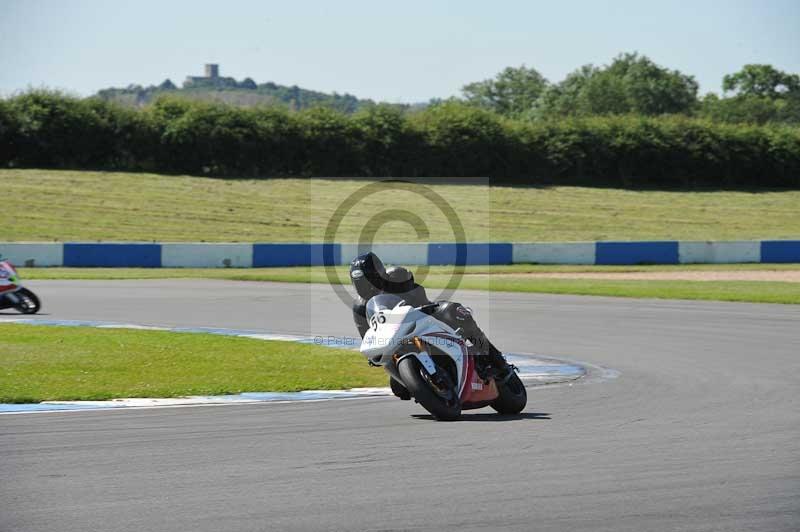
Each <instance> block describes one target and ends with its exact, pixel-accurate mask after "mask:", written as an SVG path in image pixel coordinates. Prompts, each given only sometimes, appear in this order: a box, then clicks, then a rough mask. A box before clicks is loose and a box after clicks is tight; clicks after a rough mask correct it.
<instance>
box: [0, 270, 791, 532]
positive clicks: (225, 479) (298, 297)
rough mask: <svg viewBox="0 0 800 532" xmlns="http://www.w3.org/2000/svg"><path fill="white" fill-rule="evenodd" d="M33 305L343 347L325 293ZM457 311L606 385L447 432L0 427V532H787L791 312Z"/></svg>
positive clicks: (252, 292)
mask: <svg viewBox="0 0 800 532" xmlns="http://www.w3.org/2000/svg"><path fill="white" fill-rule="evenodd" d="M31 287H32V288H34V289H35V290H37V291H38V292H39V293H40V294H41V295H42V297H43V300H44V304H45V311H46V312H47V313H48V314H49V316H47V317H49V318H60V319H94V320H108V321H130V322H135V323H149V324H158V325H170V326H183V325H186V326H220V327H235V328H240V329H250V328H252V329H260V330H265V331H271V332H286V333H304V334H308V333H314V334H320V335H329V334H332V335H347V334H352V330H351V327H352V326H351V323H350V321H349V316H347V314H346V312H345V311H344V309H343V308H342V307H341V303H340V302H339V301H338V299H337V298H336V296H335V295H333V293H332V292H331V291H330V289H329V288H327V287H322V286H313V285H290V284H256V283H236V282H224V281H218V282H211V281H120V282H108V281H87V282H73V281H61V282H58V281H51V282H38V283H31ZM458 298H459V299H460V300H461V301H462V302H464V303H467V304H470V305H471V306H473V307H474V308H475V310H476V312H477V315H478V317H479V321H480V322H481V323H482V324H487V325H486V328H487V329H488V332H489V334H490V336H491V337H492V338H494V339H496V340H497V343H499V344H500V346H501V348H505V349H509V350H517V351H523V352H535V353H538V354H543V355H551V356H562V357H566V358H573V359H578V360H584V361H587V362H590V363H592V364H596V365H598V366H603V367H607V368H613V369H615V370H618V371H620V375H619V377H618V378H615V379H609V380H602V379H594V380H593V379H588V380H587V381H586V382H584V383H581V384H575V385H573V386H556V387H541V388H537V389H533V390H531V391H530V392H529V403H528V408H527V409H526V411H525V412H524V414H523V415H522V416H518V417H509V418H502V417H498V416H496V415H493V414H490V413H489V412H490V411H488V410H486V411H484V410H481V411H477V412H475V413H466V414H465V415H464V420H463V421H461V422H456V423H437V422H433V421H431V420H430V419H428V418H427V417H426V416H424V415H422V414H423V411H422V410H421V409H420V408H419V407H418V406H416V405H414V404H413V403H409V402H401V401H398V400H396V399H393V398H378V399H358V400H339V401H327V402H316V403H302V404H301V403H297V404H258V405H247V406H221V407H215V406H209V407H192V408H163V409H151V410H125V411H102V412H68V413H55V414H25V415H6V416H0V531H2V532H6V531H22V530H25V531H27V530H31V531H39V530H42V531H43V530H48V531H49V530H58V531H64V532H71V531H75V532H78V531H80V532H86V531H94V530H97V531H100V530H102V531H117V530H125V531H128V530H130V531H136V532H142V531H178V530H181V531H183V530H185V531H240V530H248V531H250V530H373V531H389V530H479V529H480V530H485V529H489V530H493V529H498V530H499V529H507V530H608V531H624V530H631V531H644V530H703V531H705V530H719V531H734V530H753V531H776V530H777V531H783V530H794V531H796V530H798V529H800V404H799V403H800V400H798V391H800V308H799V307H796V306H789V305H786V306H779V305H750V304H737V303H709V302H681V301H652V300H632V299H612V298H583V297H569V296H544V295H539V296H537V295H523V294H491V295H488V294H485V293H479V292H463V293H461V294H459V295H458ZM0 320H2V316H0Z"/></svg>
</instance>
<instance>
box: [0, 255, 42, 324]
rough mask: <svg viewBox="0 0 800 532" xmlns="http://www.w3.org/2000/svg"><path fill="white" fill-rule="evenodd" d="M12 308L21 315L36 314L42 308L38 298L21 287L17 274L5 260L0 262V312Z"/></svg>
mask: <svg viewBox="0 0 800 532" xmlns="http://www.w3.org/2000/svg"><path fill="white" fill-rule="evenodd" d="M7 308H13V309H15V310H17V311H19V312H22V313H23V314H36V313H37V312H39V310H40V309H41V308H42V303H41V301H39V298H38V297H37V296H36V294H34V293H33V292H31V291H30V290H28V289H27V288H25V287H24V286H22V284H21V282H20V277H19V273H18V272H17V269H16V268H14V265H13V264H11V263H10V262H9V261H7V260H0V310H2V309H7Z"/></svg>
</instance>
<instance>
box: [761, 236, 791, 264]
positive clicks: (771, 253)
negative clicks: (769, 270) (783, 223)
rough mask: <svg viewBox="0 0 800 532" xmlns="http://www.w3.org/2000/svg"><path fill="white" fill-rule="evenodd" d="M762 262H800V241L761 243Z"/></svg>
mask: <svg viewBox="0 0 800 532" xmlns="http://www.w3.org/2000/svg"><path fill="white" fill-rule="evenodd" d="M761 262H800V240H765V241H763V242H761Z"/></svg>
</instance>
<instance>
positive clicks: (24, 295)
mask: <svg viewBox="0 0 800 532" xmlns="http://www.w3.org/2000/svg"><path fill="white" fill-rule="evenodd" d="M14 295H15V296H17V297H18V298H19V300H20V301H19V303H17V304H16V305H14V308H15V309H16V310H18V311H19V312H21V313H23V314H36V313H37V312H39V310H40V309H41V308H42V302H41V301H39V298H38V297H37V296H36V294H34V293H33V292H31V291H30V290H28V289H27V288H20V289H19V290H17V291H16V292H14Z"/></svg>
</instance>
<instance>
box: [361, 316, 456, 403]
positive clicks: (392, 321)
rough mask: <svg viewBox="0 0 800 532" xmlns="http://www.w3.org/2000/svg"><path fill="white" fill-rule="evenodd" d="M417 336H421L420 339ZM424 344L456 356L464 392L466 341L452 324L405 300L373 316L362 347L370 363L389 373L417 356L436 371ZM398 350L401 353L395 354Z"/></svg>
mask: <svg viewBox="0 0 800 532" xmlns="http://www.w3.org/2000/svg"><path fill="white" fill-rule="evenodd" d="M414 338H418V339H419V343H417V342H415V341H414ZM411 346H413V347H414V348H411ZM425 346H427V347H428V348H430V347H433V348H435V350H436V351H437V352H440V353H441V354H445V355H447V356H449V357H450V358H452V359H453V361H454V363H455V367H456V372H457V377H458V380H457V382H458V385H457V389H458V391H459V395H461V394H462V393H463V390H464V387H465V385H466V382H467V372H466V369H467V367H466V366H467V364H466V360H467V354H468V352H467V344H466V343H465V341H464V340H463V339H462V338H461V337H460V336H459V335H458V333H457V332H456V331H455V330H453V328H452V327H450V326H448V325H447V324H446V323H443V322H441V321H439V320H437V319H436V318H434V317H433V316H431V315H429V314H426V313H425V312H422V311H421V310H419V309H417V308H414V307H411V306H409V305H406V304H405V302H400V303H398V304H397V305H396V306H395V307H394V308H392V309H388V308H386V309H381V310H379V311H378V312H377V313H376V314H375V315H373V316H372V317H371V319H370V328H369V330H368V331H367V332H366V334H365V335H364V339H363V340H362V341H361V348H360V351H361V353H362V354H363V355H364V356H366V357H367V359H369V361H370V363H371V364H373V365H376V366H384V368H385V369H387V370H389V372H390V373H393V372H392V371H390V369H393V368H394V367H396V363H397V362H399V361H400V360H402V359H403V358H405V357H408V356H415V357H417V359H418V360H419V362H420V364H422V366H423V367H424V368H425V370H426V371H427V372H428V373H429V374H431V375H433V374H435V373H436V364H435V363H434V361H433V358H431V354H430V353H429V352H428V350H426V349H424V347H425ZM420 347H421V348H422V349H420ZM396 354H398V355H399V356H397V357H396V358H395V355H396Z"/></svg>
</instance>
